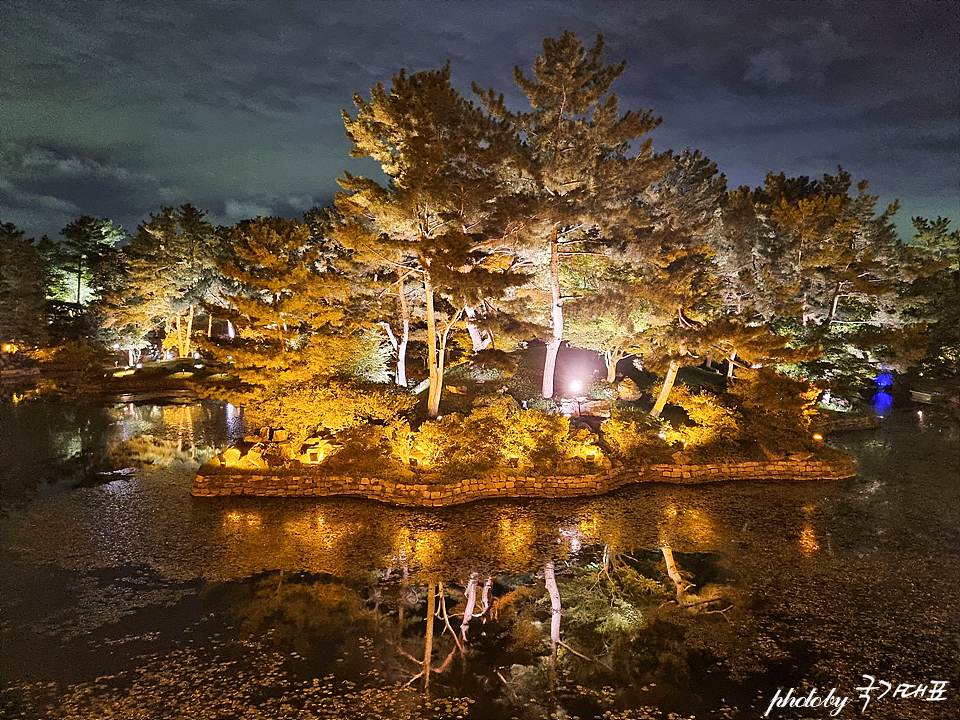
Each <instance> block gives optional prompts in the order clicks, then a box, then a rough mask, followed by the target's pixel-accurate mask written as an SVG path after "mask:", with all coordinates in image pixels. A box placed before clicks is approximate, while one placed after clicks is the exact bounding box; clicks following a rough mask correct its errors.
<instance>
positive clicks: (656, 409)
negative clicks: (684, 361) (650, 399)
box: [650, 360, 680, 417]
mask: <svg viewBox="0 0 960 720" xmlns="http://www.w3.org/2000/svg"><path fill="white" fill-rule="evenodd" d="M679 369H680V361H679V360H671V361H670V368H669V369H668V370H667V376H666V377H665V378H664V379H663V387H662V388H661V389H660V396H659V397H658V398H657V402H656V404H655V405H654V406H653V410H651V411H650V417H660V413H662V412H663V408H664V407H666V405H667V398H668V397H670V391H671V390H673V383H674V382H676V379H677V370H679Z"/></svg>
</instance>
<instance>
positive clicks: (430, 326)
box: [423, 275, 443, 419]
mask: <svg viewBox="0 0 960 720" xmlns="http://www.w3.org/2000/svg"><path fill="white" fill-rule="evenodd" d="M423 286H424V292H425V293H426V300H427V372H428V374H429V378H430V389H429V390H428V391H427V417H428V418H430V419H433V418H435V417H437V416H438V415H439V414H440V393H441V392H442V391H443V358H442V357H440V356H439V353H438V348H437V313H436V309H435V308H434V302H433V283H431V282H430V276H429V275H424V278H423ZM442 351H443V350H442V348H439V352H441V353H442Z"/></svg>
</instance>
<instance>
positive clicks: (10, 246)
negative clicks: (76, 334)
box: [0, 223, 51, 344]
mask: <svg viewBox="0 0 960 720" xmlns="http://www.w3.org/2000/svg"><path fill="white" fill-rule="evenodd" d="M50 273H51V269H50V266H49V264H48V263H47V261H46V259H45V258H44V257H43V255H42V253H41V252H40V250H39V248H38V247H37V244H36V243H34V241H33V240H31V239H28V238H27V237H26V236H25V235H24V232H23V231H22V230H20V229H18V228H17V227H16V226H15V225H14V224H13V223H2V224H0V342H3V343H8V342H26V343H31V344H36V343H40V342H41V341H43V340H45V339H46V325H47V324H46V322H45V319H46V312H47V299H46V287H47V284H48V282H49V277H50Z"/></svg>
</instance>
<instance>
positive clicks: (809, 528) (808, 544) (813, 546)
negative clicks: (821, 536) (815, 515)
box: [799, 522, 820, 557]
mask: <svg viewBox="0 0 960 720" xmlns="http://www.w3.org/2000/svg"><path fill="white" fill-rule="evenodd" d="M799 543H800V552H801V553H803V556H804V557H810V556H811V555H813V554H814V553H815V552H817V551H818V550H819V549H820V543H818V542H817V535H816V533H815V532H814V531H813V525H811V524H810V523H809V522H807V523H804V525H803V530H801V531H800V540H799Z"/></svg>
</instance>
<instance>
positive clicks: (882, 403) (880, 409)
mask: <svg viewBox="0 0 960 720" xmlns="http://www.w3.org/2000/svg"><path fill="white" fill-rule="evenodd" d="M872 403H873V411H874V412H875V413H876V414H877V417H883V416H884V415H886V414H887V413H888V412H889V411H890V408H892V407H893V395H891V394H890V393H888V392H883V391H882V390H881V391H880V392H878V393H875V394H874V396H873V400H872Z"/></svg>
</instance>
